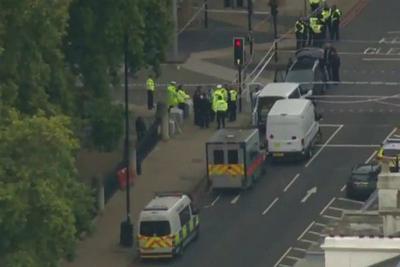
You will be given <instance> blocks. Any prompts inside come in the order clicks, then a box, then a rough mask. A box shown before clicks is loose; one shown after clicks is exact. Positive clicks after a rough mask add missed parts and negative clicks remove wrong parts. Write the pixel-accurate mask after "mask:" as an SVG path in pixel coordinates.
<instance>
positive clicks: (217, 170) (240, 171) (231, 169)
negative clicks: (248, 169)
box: [208, 164, 244, 176]
mask: <svg viewBox="0 0 400 267" xmlns="http://www.w3.org/2000/svg"><path fill="white" fill-rule="evenodd" d="M208 174H209V175H230V176H241V175H244V164H209V165H208Z"/></svg>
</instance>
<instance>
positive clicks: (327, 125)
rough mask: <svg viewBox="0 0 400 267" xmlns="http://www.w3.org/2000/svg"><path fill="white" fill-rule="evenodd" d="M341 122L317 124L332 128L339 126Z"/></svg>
mask: <svg viewBox="0 0 400 267" xmlns="http://www.w3.org/2000/svg"><path fill="white" fill-rule="evenodd" d="M341 125H342V124H320V125H319V126H321V127H334V128H337V127H340V126H341Z"/></svg>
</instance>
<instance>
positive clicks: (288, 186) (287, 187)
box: [283, 173, 300, 192]
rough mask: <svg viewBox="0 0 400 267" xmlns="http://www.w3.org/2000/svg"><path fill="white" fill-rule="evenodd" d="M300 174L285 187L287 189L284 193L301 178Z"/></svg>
mask: <svg viewBox="0 0 400 267" xmlns="http://www.w3.org/2000/svg"><path fill="white" fill-rule="evenodd" d="M299 176H300V173H298V174H296V176H295V177H293V179H292V180H291V181H290V183H289V184H288V185H287V186H286V187H285V189H283V192H286V191H287V190H288V189H289V188H290V186H291V185H292V184H293V183H294V182H295V181H296V180H297V178H299Z"/></svg>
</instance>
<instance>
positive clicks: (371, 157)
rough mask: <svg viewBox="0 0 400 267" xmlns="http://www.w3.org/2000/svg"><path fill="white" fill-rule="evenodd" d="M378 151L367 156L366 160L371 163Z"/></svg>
mask: <svg viewBox="0 0 400 267" xmlns="http://www.w3.org/2000/svg"><path fill="white" fill-rule="evenodd" d="M376 153H378V151H374V152H372V154H371V156H369V158H367V160H366V161H365V163H366V164H367V163H369V162H370V161H371V160H372V159H373V158H374V157H375V155H376Z"/></svg>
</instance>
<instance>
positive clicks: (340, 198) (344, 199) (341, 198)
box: [338, 197, 364, 204]
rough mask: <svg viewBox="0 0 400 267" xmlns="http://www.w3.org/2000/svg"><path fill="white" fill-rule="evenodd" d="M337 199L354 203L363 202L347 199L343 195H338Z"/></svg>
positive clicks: (361, 202)
mask: <svg viewBox="0 0 400 267" xmlns="http://www.w3.org/2000/svg"><path fill="white" fill-rule="evenodd" d="M338 200H341V201H347V202H352V203H356V204H364V202H363V201H358V200H353V199H348V198H343V197H339V198H338Z"/></svg>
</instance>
